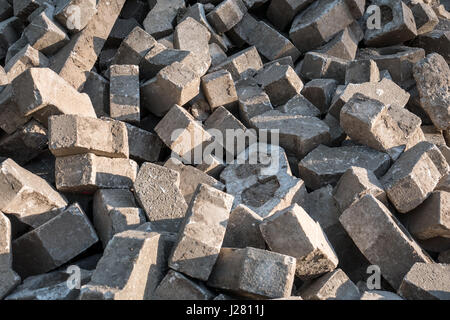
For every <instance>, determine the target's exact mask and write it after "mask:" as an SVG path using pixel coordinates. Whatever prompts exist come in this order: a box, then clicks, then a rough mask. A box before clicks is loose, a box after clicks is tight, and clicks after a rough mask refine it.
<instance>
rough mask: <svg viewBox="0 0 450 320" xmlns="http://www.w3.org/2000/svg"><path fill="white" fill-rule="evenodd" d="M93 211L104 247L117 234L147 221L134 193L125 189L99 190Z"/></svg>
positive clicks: (95, 197)
mask: <svg viewBox="0 0 450 320" xmlns="http://www.w3.org/2000/svg"><path fill="white" fill-rule="evenodd" d="M93 212H94V219H93V223H94V227H95V229H96V230H97V234H98V237H99V238H100V241H101V242H102V243H103V247H106V245H107V244H108V242H109V241H110V240H111V239H112V237H113V236H114V235H115V234H117V233H120V232H122V231H126V230H131V229H136V228H137V227H138V226H139V225H141V224H143V223H144V222H145V218H144V212H143V210H142V209H140V208H139V207H138V206H137V204H136V202H135V200H134V195H133V193H132V192H131V191H129V190H124V189H109V190H108V189H103V190H98V191H97V192H96V193H95V195H94V202H93Z"/></svg>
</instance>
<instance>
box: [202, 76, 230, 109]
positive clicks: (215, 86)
mask: <svg viewBox="0 0 450 320" xmlns="http://www.w3.org/2000/svg"><path fill="white" fill-rule="evenodd" d="M202 89H203V92H204V94H205V96H206V98H207V99H208V102H209V105H210V106H211V111H214V110H215V109H216V108H217V107H220V106H224V107H225V108H227V109H229V110H234V109H237V108H236V107H237V101H238V96H237V92H236V88H235V86H234V81H233V78H232V76H231V73H230V72H228V71H226V70H219V71H216V72H212V73H208V74H207V75H205V76H203V77H202Z"/></svg>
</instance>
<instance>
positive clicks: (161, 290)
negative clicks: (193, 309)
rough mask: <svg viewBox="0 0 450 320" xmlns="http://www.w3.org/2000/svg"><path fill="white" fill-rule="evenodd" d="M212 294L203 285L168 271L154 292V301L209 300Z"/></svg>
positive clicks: (212, 296)
mask: <svg viewBox="0 0 450 320" xmlns="http://www.w3.org/2000/svg"><path fill="white" fill-rule="evenodd" d="M214 296H215V295H214V293H213V292H211V291H210V290H208V289H207V288H206V287H205V286H204V285H202V284H199V283H196V282H194V281H193V280H191V279H188V278H187V277H185V276H184V275H182V274H181V273H179V272H176V271H173V270H169V272H168V273H167V275H166V276H165V277H164V279H162V280H161V282H160V284H159V285H158V287H157V288H156V290H155V295H154V299H155V300H211V299H212V298H214Z"/></svg>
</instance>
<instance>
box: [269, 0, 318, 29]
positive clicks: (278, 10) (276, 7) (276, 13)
mask: <svg viewBox="0 0 450 320" xmlns="http://www.w3.org/2000/svg"><path fill="white" fill-rule="evenodd" d="M312 2H313V1H312V0H294V1H290V0H278V1H277V0H275V1H271V2H270V5H269V7H268V8H267V18H268V19H269V20H270V22H272V23H273V25H274V26H275V27H277V28H278V29H280V30H283V29H285V28H286V27H287V26H288V25H289V24H290V23H291V22H292V20H293V19H294V17H295V16H296V15H297V13H299V12H300V11H302V10H303V9H306V8H307V7H308V6H309V5H310V4H311V3H312Z"/></svg>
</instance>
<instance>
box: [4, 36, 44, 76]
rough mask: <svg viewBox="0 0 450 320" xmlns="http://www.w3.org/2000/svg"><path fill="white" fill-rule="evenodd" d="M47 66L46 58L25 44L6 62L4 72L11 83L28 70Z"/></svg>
mask: <svg viewBox="0 0 450 320" xmlns="http://www.w3.org/2000/svg"><path fill="white" fill-rule="evenodd" d="M48 65H49V60H48V59H47V57H46V56H45V55H44V54H42V53H40V52H39V51H38V50H36V49H34V48H33V47H32V46H30V45H28V44H27V45H26V46H25V47H24V48H23V49H22V50H20V51H19V52H18V53H17V54H16V55H15V56H13V57H12V58H11V59H9V60H8V63H7V64H6V65H5V71H6V72H7V73H8V80H9V81H10V82H11V81H13V80H14V79H15V78H16V77H17V76H18V75H19V74H21V73H22V72H24V71H25V70H26V69H28V68H33V67H41V68H46V67H48Z"/></svg>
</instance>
